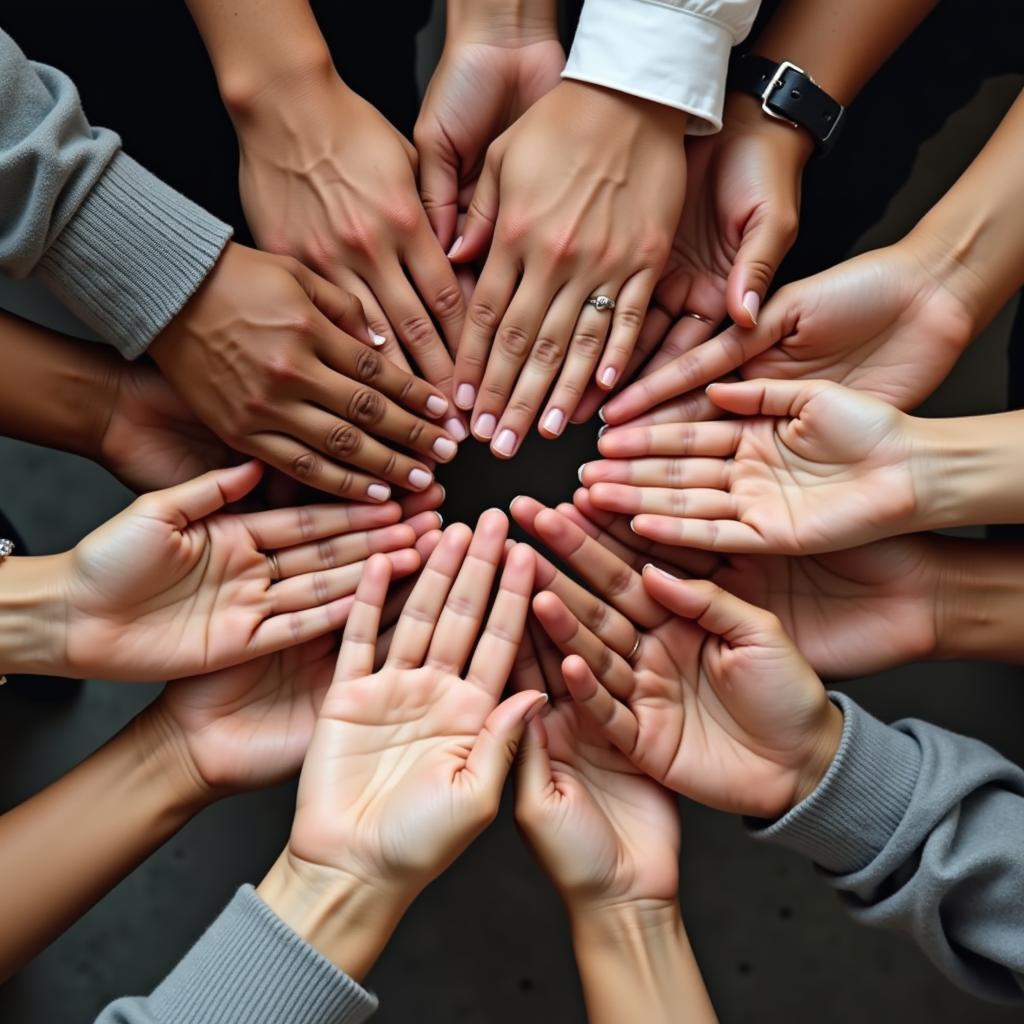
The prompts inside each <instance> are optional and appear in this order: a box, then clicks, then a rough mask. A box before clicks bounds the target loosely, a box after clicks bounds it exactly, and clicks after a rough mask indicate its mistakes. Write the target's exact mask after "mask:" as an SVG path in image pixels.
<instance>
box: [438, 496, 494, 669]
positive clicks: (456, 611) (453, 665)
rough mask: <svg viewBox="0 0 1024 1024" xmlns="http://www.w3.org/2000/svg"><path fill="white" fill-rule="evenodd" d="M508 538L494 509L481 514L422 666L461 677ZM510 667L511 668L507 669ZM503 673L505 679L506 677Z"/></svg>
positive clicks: (474, 642) (473, 644)
mask: <svg viewBox="0 0 1024 1024" xmlns="http://www.w3.org/2000/svg"><path fill="white" fill-rule="evenodd" d="M507 536H508V520H507V519H506V518H505V514H504V513H503V512H501V511H499V510H498V509H488V510H487V511H486V512H484V513H483V514H482V515H481V516H480V518H479V520H478V521H477V524H476V529H475V530H474V531H473V540H472V542H471V543H470V545H469V550H468V551H467V552H466V557H465V559H464V560H463V562H462V565H461V567H460V569H459V574H458V577H457V578H456V580H455V583H454V584H453V585H452V587H451V590H450V592H449V594H448V597H447V600H446V601H445V605H444V609H443V610H442V612H441V614H440V616H439V617H438V619H437V628H436V629H435V630H434V636H433V639H432V640H431V642H430V649H429V651H428V652H427V659H426V663H427V664H429V665H436V666H438V667H439V668H441V669H443V670H444V671H447V672H453V673H455V674H456V675H461V674H462V669H463V667H464V666H465V664H466V662H467V661H468V660H469V656H470V655H471V654H472V652H473V648H474V646H475V644H476V638H477V634H478V633H479V632H480V625H481V623H482V622H483V618H484V612H485V611H486V610H487V605H488V602H489V601H490V597H491V586H492V585H493V583H494V577H495V576H496V575H497V572H498V565H499V563H500V562H501V558H502V554H503V552H504V548H505V538H506V537H507ZM510 667H511V666H510ZM507 675H508V674H507V672H506V678H507Z"/></svg>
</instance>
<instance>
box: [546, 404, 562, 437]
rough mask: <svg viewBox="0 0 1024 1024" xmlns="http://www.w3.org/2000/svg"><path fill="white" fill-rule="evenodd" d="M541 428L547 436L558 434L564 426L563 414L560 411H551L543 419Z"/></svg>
mask: <svg viewBox="0 0 1024 1024" xmlns="http://www.w3.org/2000/svg"><path fill="white" fill-rule="evenodd" d="M543 426H544V429H545V430H546V431H547V432H548V433H549V434H560V433H561V432H562V427H564V426H565V413H564V412H562V410H561V409H552V410H551V411H550V412H549V413H548V414H547V416H545V417H544V424H543Z"/></svg>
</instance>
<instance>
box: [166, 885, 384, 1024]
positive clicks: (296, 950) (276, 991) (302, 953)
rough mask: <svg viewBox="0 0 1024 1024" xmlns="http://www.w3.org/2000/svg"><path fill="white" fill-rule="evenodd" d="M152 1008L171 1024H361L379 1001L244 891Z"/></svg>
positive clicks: (251, 892) (172, 976) (175, 973)
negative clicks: (285, 1023) (230, 1023)
mask: <svg viewBox="0 0 1024 1024" xmlns="http://www.w3.org/2000/svg"><path fill="white" fill-rule="evenodd" d="M148 1005H149V1010H150V1012H151V1013H152V1015H153V1017H154V1019H155V1020H157V1021H166V1022H167V1024H171V1022H173V1024H199V1022H202V1024H214V1022H216V1024H227V1022H229V1021H230V1022H232V1024H234V1022H238V1024H242V1022H244V1024H284V1022H287V1024H341V1022H344V1024H361V1022H362V1021H365V1020H366V1019H367V1018H368V1017H370V1015H371V1014H372V1013H373V1012H374V1011H375V1010H376V1009H377V998H376V996H374V995H372V994H371V993H369V992H367V991H366V990H365V989H364V988H362V987H361V986H360V985H358V984H356V982H354V981H353V980H352V979H351V978H350V977H348V975H347V974H345V973H344V972H342V971H340V970H339V969H338V968H337V967H335V966H334V964H332V963H331V962H330V961H328V960H327V959H326V958H324V957H323V956H321V955H320V954H319V953H318V952H317V951H316V950H315V949H313V947H312V946H310V945H308V944H307V943H305V942H303V940H302V939H300V938H299V936H298V935H296V934H295V932H293V931H292V930H291V929H290V928H289V927H288V926H287V925H286V924H285V923H284V922H283V921H282V920H281V919H280V918H279V917H277V915H276V914H274V912H273V911H272V910H271V909H270V908H269V907H268V906H267V905H266V904H265V903H264V902H263V901H262V900H261V899H260V898H259V896H257V895H256V890H255V889H253V887H252V886H251V885H243V886H242V888H241V889H239V890H238V892H237V893H236V894H235V896H234V898H233V899H232V900H231V902H230V903H229V904H228V905H227V907H226V908H225V909H224V911H223V913H221V915H220V917H218V918H217V920H216V921H214V922H213V924H212V925H210V927H209V928H208V929H207V931H206V933H205V934H204V935H203V937H202V938H201V939H200V940H199V941H198V942H197V943H196V944H195V945H194V946H193V947H192V949H191V950H189V952H188V953H187V954H186V956H185V958H184V959H183V960H182V961H181V963H180V964H178V966H177V967H176V968H175V969H174V970H173V971H172V972H171V973H170V974H169V975H168V976H167V978H165V979H164V981H163V982H161V983H160V985H159V986H158V988H157V989H156V990H155V991H154V992H153V994H152V996H150V998H149V1000H148Z"/></svg>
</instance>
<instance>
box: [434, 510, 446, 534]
mask: <svg viewBox="0 0 1024 1024" xmlns="http://www.w3.org/2000/svg"><path fill="white" fill-rule="evenodd" d="M434 515H435V516H437V528H438V529H439V530H443V529H444V516H443V515H441V513H440V512H435V513H434Z"/></svg>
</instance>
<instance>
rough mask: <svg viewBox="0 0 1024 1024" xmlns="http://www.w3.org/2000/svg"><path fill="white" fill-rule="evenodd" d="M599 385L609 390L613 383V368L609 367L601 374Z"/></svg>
mask: <svg viewBox="0 0 1024 1024" xmlns="http://www.w3.org/2000/svg"><path fill="white" fill-rule="evenodd" d="M601 383H602V384H603V385H604V386H605V387H606V388H610V387H611V386H612V385H613V384H614V383H615V367H614V366H609V367H608V369H607V370H605V371H604V373H602V374H601Z"/></svg>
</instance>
